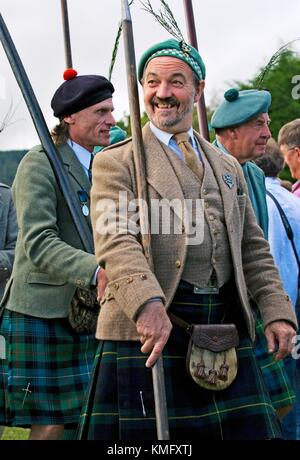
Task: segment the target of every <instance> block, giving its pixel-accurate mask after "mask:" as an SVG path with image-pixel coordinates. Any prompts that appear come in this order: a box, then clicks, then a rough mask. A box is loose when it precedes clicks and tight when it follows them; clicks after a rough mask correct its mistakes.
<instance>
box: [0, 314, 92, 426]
mask: <svg viewBox="0 0 300 460" xmlns="http://www.w3.org/2000/svg"><path fill="white" fill-rule="evenodd" d="M0 335H2V336H4V338H5V341H6V359H2V360H0V385H1V387H0V424H3V425H8V426H23V427H26V426H30V425H32V424H40V425H56V424H64V425H68V424H77V422H78V418H79V415H80V411H81V408H82V403H83V401H84V394H85V391H86V389H87V388H88V383H89V379H90V375H91V368H92V365H93V361H94V357H95V352H96V349H97V345H98V341H96V340H95V338H94V335H80V334H76V333H74V332H73V330H72V329H71V327H70V325H69V323H68V320H67V319H66V318H56V319H43V318H35V317H31V316H27V315H23V314H19V313H16V312H12V311H9V310H5V311H4V313H3V316H2V318H1V324H0Z"/></svg>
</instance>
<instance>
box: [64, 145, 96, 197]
mask: <svg viewBox="0 0 300 460" xmlns="http://www.w3.org/2000/svg"><path fill="white" fill-rule="evenodd" d="M58 150H59V152H60V154H61V158H62V161H63V163H64V165H65V166H66V168H67V170H68V173H69V174H70V176H71V177H72V178H73V179H74V180H75V182H77V184H78V190H81V189H84V190H85V191H86V192H87V193H88V195H89V194H90V189H91V184H90V181H89V180H88V177H87V175H86V174H85V172H84V170H83V168H82V166H81V164H80V162H79V161H78V159H77V157H76V155H75V153H74V152H73V150H72V149H71V147H69V145H68V144H64V145H62V146H61V147H59V149H58Z"/></svg>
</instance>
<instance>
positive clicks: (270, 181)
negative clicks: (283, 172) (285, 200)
mask: <svg viewBox="0 0 300 460" xmlns="http://www.w3.org/2000/svg"><path fill="white" fill-rule="evenodd" d="M265 182H266V185H280V187H281V184H280V179H278V177H266V178H265Z"/></svg>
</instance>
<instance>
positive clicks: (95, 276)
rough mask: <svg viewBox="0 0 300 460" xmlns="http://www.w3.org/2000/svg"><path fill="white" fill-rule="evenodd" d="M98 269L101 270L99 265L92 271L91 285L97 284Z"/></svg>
mask: <svg viewBox="0 0 300 460" xmlns="http://www.w3.org/2000/svg"><path fill="white" fill-rule="evenodd" d="M99 270H101V267H98V268H97V269H96V271H95V273H94V276H93V279H92V286H97V275H98V272H99Z"/></svg>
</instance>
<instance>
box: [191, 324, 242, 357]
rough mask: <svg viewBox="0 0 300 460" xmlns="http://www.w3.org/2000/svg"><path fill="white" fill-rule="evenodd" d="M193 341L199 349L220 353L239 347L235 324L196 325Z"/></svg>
mask: <svg viewBox="0 0 300 460" xmlns="http://www.w3.org/2000/svg"><path fill="white" fill-rule="evenodd" d="M192 341H193V343H194V344H195V345H197V346H198V347H199V348H204V349H207V350H210V351H214V352H220V351H225V350H228V349H229V348H231V347H237V346H238V344H239V335H238V331H237V329H236V327H235V325H234V324H195V325H194V327H193V332H192Z"/></svg>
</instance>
